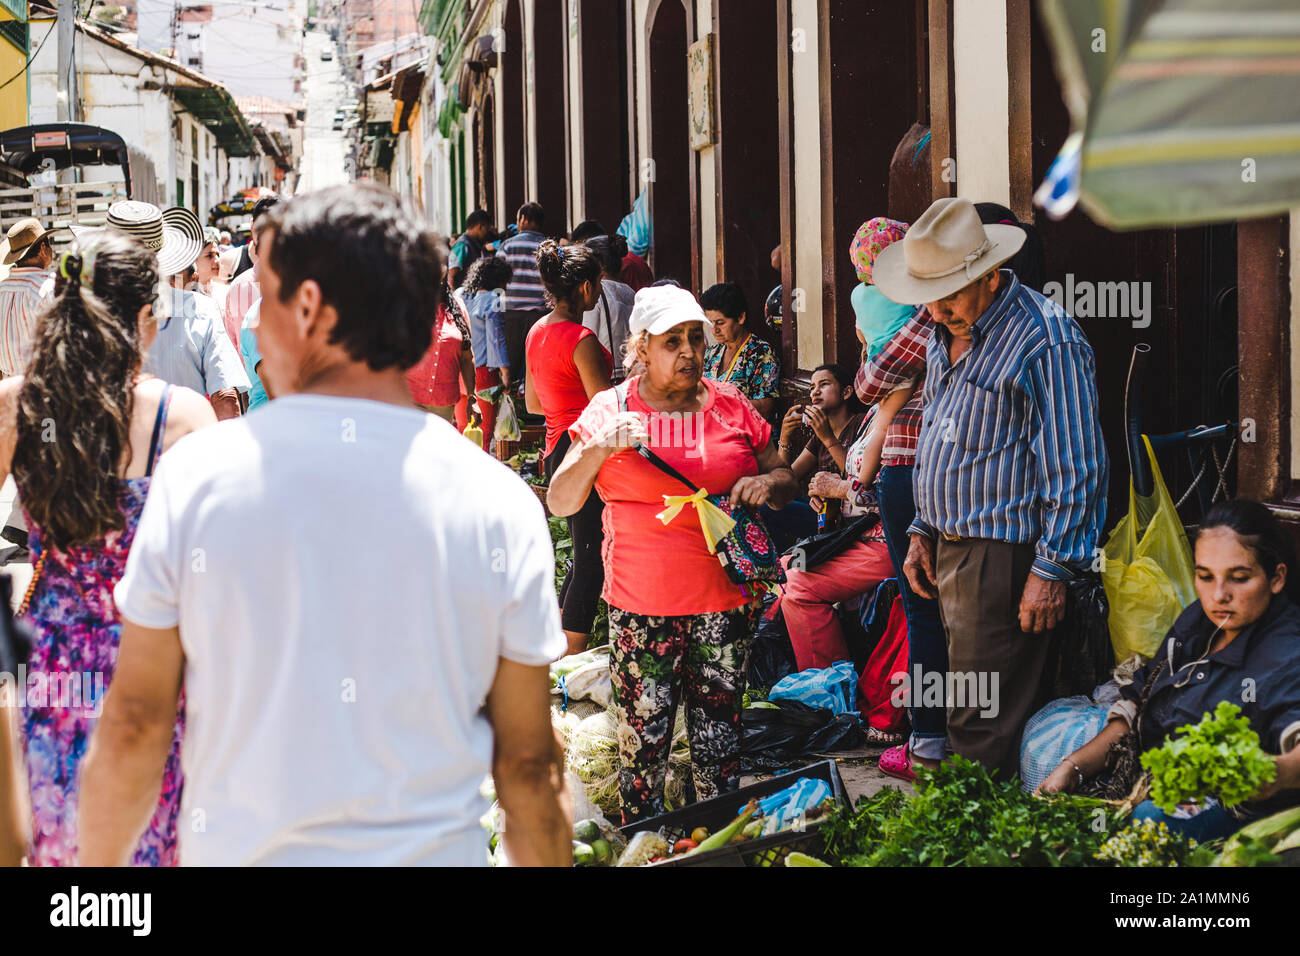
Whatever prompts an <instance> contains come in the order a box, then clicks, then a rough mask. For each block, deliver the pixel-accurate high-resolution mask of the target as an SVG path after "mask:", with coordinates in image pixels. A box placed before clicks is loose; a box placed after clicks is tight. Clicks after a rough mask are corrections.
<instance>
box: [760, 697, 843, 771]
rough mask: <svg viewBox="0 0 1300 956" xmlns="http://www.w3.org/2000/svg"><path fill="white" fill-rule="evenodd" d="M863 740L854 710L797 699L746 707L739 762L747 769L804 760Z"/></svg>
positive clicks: (761, 768)
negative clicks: (832, 708) (834, 709)
mask: <svg viewBox="0 0 1300 956" xmlns="http://www.w3.org/2000/svg"><path fill="white" fill-rule="evenodd" d="M865 742H866V734H864V733H863V731H862V724H861V722H859V720H858V718H857V715H855V714H839V715H835V714H832V713H831V712H830V711H829V710H826V709H824V708H819V707H809V706H808V705H807V704H801V703H800V702H799V701H797V700H783V701H780V702H779V703H778V704H777V706H776V707H775V708H763V709H758V708H749V709H747V710H745V711H744V713H743V714H742V716H741V730H740V762H741V767H742V769H743V770H745V771H746V772H751V773H752V772H754V771H761V770H780V769H783V768H785V767H789V766H791V765H793V764H801V763H807V761H806V760H805V759H804V758H805V757H806V756H807V755H808V754H819V753H832V752H835V751H839V750H853V749H855V748H857V747H861V746H862V745H863V743H865Z"/></svg>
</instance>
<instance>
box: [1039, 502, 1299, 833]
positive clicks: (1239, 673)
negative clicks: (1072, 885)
mask: <svg viewBox="0 0 1300 956" xmlns="http://www.w3.org/2000/svg"><path fill="white" fill-rule="evenodd" d="M1195 561H1196V564H1195V567H1196V579H1195V583H1196V595H1197V600H1196V601H1194V602H1193V603H1192V604H1190V605H1189V606H1188V607H1187V609H1186V610H1184V611H1183V613H1182V614H1181V615H1180V616H1179V618H1178V620H1177V621H1175V622H1174V626H1173V627H1171V628H1170V629H1169V633H1168V635H1167V636H1166V638H1165V640H1164V641H1163V642H1162V643H1161V644H1160V647H1159V649H1158V650H1157V651H1156V653H1155V655H1154V656H1153V657H1152V658H1151V660H1150V661H1148V662H1147V663H1146V664H1144V665H1143V666H1142V667H1140V668H1139V669H1138V670H1137V671H1136V672H1135V673H1134V674H1133V681H1132V683H1130V684H1127V685H1125V686H1124V687H1122V688H1121V689H1120V694H1121V697H1120V700H1119V701H1117V702H1116V703H1115V704H1114V705H1113V706H1112V707H1111V709H1110V712H1109V714H1108V715H1107V722H1106V726H1105V728H1104V729H1103V730H1102V731H1101V732H1100V733H1099V734H1097V736H1096V737H1094V738H1093V739H1092V740H1091V741H1090V742H1089V743H1087V744H1085V745H1084V746H1082V747H1080V748H1079V749H1078V750H1076V751H1074V753H1072V754H1070V755H1069V756H1068V757H1066V758H1065V759H1063V760H1062V761H1061V763H1060V765H1059V766H1057V768H1056V769H1055V770H1054V771H1053V772H1052V773H1051V775H1050V776H1048V778H1047V779H1046V780H1045V781H1043V784H1042V786H1041V787H1040V788H1039V789H1040V790H1041V791H1042V792H1044V793H1056V792H1066V793H1069V792H1073V791H1075V790H1080V789H1083V790H1085V792H1091V793H1095V794H1098V795H1101V796H1109V795H1111V793H1119V791H1120V790H1123V791H1125V792H1124V793H1121V794H1119V795H1120V796H1121V797H1123V796H1126V795H1127V791H1128V789H1129V788H1130V787H1131V786H1132V782H1133V781H1131V780H1128V779H1125V778H1126V776H1135V774H1132V773H1129V774H1126V773H1125V772H1124V771H1125V768H1126V767H1131V768H1134V769H1136V770H1138V771H1140V769H1141V768H1140V766H1136V756H1137V754H1140V753H1142V752H1144V751H1147V750H1150V749H1152V748H1154V747H1159V746H1160V745H1161V744H1163V743H1164V742H1165V740H1166V739H1168V738H1169V737H1170V736H1172V735H1174V734H1175V733H1177V730H1178V728H1179V727H1182V726H1183V725H1185V724H1194V723H1197V722H1198V721H1199V720H1200V719H1201V715H1202V714H1204V713H1206V712H1209V711H1213V710H1214V709H1215V707H1216V706H1217V705H1218V704H1219V703H1220V702H1221V701H1225V700H1226V701H1230V702H1232V703H1234V704H1236V705H1238V706H1239V707H1240V708H1241V710H1242V715H1243V716H1244V717H1245V718H1246V720H1248V721H1249V722H1250V727H1251V729H1252V730H1254V731H1255V732H1256V733H1257V734H1259V740H1260V746H1261V747H1263V749H1264V750H1265V751H1266V752H1267V753H1270V754H1276V755H1279V756H1277V757H1276V760H1277V777H1276V779H1274V780H1273V782H1272V783H1270V784H1268V785H1266V786H1265V787H1264V789H1263V790H1262V791H1261V792H1260V793H1259V794H1258V795H1257V796H1256V797H1255V799H1253V800H1250V801H1247V802H1246V803H1244V804H1242V805H1241V806H1239V807H1224V806H1221V805H1219V804H1218V803H1217V802H1210V803H1207V804H1204V805H1202V806H1200V807H1194V808H1190V809H1187V808H1184V809H1187V812H1180V813H1179V814H1177V815H1169V814H1165V813H1164V812H1163V811H1161V810H1160V809H1159V808H1158V807H1156V806H1155V804H1154V803H1153V802H1152V801H1150V800H1147V801H1145V802H1143V803H1140V804H1139V805H1138V806H1137V808H1136V810H1134V813H1133V818H1134V819H1135V820H1146V819H1151V820H1157V821H1162V822H1164V823H1165V824H1167V825H1168V827H1169V829H1171V830H1174V831H1177V832H1180V833H1183V834H1185V835H1186V836H1188V837H1190V838H1192V839H1195V840H1197V841H1200V842H1203V841H1205V840H1212V839H1215V838H1217V837H1222V836H1227V835H1228V834H1230V833H1232V832H1234V831H1235V830H1237V829H1239V828H1240V827H1241V826H1242V825H1243V824H1245V823H1246V822H1248V821H1249V820H1251V819H1253V818H1255V817H1259V816H1264V815H1267V814H1269V813H1273V812H1276V811H1278V810H1281V809H1285V808H1287V807H1292V806H1296V805H1300V654H1297V649H1298V648H1300V608H1297V607H1296V605H1295V604H1293V603H1292V602H1291V600H1290V599H1289V598H1288V597H1287V596H1286V591H1285V589H1286V581H1287V575H1288V574H1289V572H1290V571H1291V570H1292V569H1293V568H1294V567H1295V562H1296V554H1295V546H1294V544H1293V543H1292V541H1291V539H1290V537H1289V536H1288V535H1287V533H1286V532H1285V531H1284V530H1283V529H1282V527H1281V525H1280V524H1279V523H1278V520H1277V518H1276V517H1275V516H1274V515H1273V513H1272V512H1271V511H1269V509H1268V508H1266V507H1264V505H1262V504H1260V503H1259V502H1257V501H1248V500H1239V501H1227V502H1223V503H1221V504H1218V505H1215V506H1214V507H1213V508H1211V509H1210V512H1209V514H1207V515H1206V516H1205V519H1204V520H1203V521H1202V522H1201V526H1200V530H1199V531H1198V532H1197V535H1196V548H1195ZM1243 688H1250V689H1251V691H1252V692H1251V693H1249V694H1245V693H1243Z"/></svg>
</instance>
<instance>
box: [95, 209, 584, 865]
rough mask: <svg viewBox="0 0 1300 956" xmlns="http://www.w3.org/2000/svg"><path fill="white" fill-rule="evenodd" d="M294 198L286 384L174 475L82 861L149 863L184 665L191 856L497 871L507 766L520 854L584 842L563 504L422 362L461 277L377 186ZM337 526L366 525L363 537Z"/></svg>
mask: <svg viewBox="0 0 1300 956" xmlns="http://www.w3.org/2000/svg"><path fill="white" fill-rule="evenodd" d="M270 215H271V216H273V217H274V218H273V220H272V221H271V223H270V224H269V225H268V226H267V228H266V230H265V231H264V232H263V233H262V240H263V241H262V252H263V259H262V264H261V267H260V268H261V269H262V275H261V282H262V292H263V299H262V306H261V309H260V323H259V326H258V329H257V333H256V334H257V337H258V340H259V345H260V347H261V351H262V355H263V362H264V364H265V366H266V367H267V369H268V372H269V374H270V377H271V378H272V379H273V380H274V381H275V382H276V385H277V399H276V401H274V402H272V403H270V404H268V405H267V406H266V407H265V408H262V409H259V410H258V411H256V412H254V413H252V414H250V415H248V416H246V417H244V418H241V419H239V420H237V421H232V422H226V423H222V424H220V425H217V426H214V427H211V428H208V429H204V430H203V431H201V432H198V433H195V434H194V435H192V436H189V437H187V438H185V439H183V440H181V441H179V442H177V443H176V445H175V446H174V447H173V448H172V449H171V450H170V451H168V452H167V454H166V455H164V456H163V459H162V461H161V463H160V465H159V467H158V469H157V470H156V471H155V472H154V477H153V484H152V486H151V488H150V493H149V498H148V502H147V504H146V506H145V509H144V513H143V515H142V516H141V519H140V525H139V528H138V530H137V533H136V536H135V540H134V543H133V546H132V549H131V556H130V559H129V561H128V562H127V568H126V571H125V573H124V575H123V577H122V580H121V582H120V583H119V584H118V586H117V589H116V592H115V597H116V600H117V605H118V608H119V609H120V611H121V615H122V619H123V632H122V639H121V649H120V655H119V658H118V663H117V670H116V673H115V675H114V677H113V681H112V693H111V694H109V695H108V700H107V702H106V705H105V709H104V713H103V717H102V718H101V720H100V724H99V727H98V729H97V731H96V733H95V736H94V738H93V741H94V742H93V745H92V749H91V752H90V754H89V756H88V757H87V762H86V766H85V771H84V776H83V782H82V788H81V796H80V808H81V816H80V825H79V829H80V862H81V863H83V864H86V865H103V864H110V863H124V862H125V861H126V860H127V859H128V858H129V856H130V852H131V850H132V849H133V848H134V846H135V843H136V840H137V838H138V835H139V833H140V831H141V830H142V829H143V827H144V826H145V825H146V823H147V822H148V819H149V817H150V816H151V815H152V813H153V806H154V805H155V804H156V802H157V797H156V795H155V794H156V792H157V788H158V781H159V779H160V774H161V770H162V767H163V764H164V762H165V760H166V757H167V751H168V745H169V742H170V739H171V733H172V723H173V720H174V718H175V713H176V709H177V698H178V694H179V692H180V689H181V685H182V679H183V681H184V690H185V697H186V727H185V736H184V744H183V749H182V759H181V763H182V769H183V770H184V774H185V793H184V798H183V802H182V808H181V814H180V821H179V824H178V832H179V844H180V854H181V861H182V862H183V863H184V864H186V865H227V864H269V865H318V864H319V865H324V864H331V865H339V864H342V865H393V864H436V865H481V864H484V863H485V862H486V846H485V841H484V834H483V831H482V830H481V829H480V828H479V825H478V820H479V817H480V816H481V815H482V813H483V812H484V811H485V810H486V803H485V801H484V800H483V799H482V797H481V796H480V795H479V792H478V791H479V786H480V783H481V782H482V780H483V777H484V775H485V774H486V773H487V772H489V770H490V771H491V772H492V774H493V776H494V780H495V784H496V790H497V795H498V798H499V799H500V802H501V808H502V810H503V812H504V814H505V817H506V821H507V822H506V827H507V834H508V835H507V837H506V841H507V850H508V853H509V856H510V859H511V860H512V861H513V862H515V863H518V864H555V865H562V864H568V863H570V862H571V854H572V851H571V842H570V831H569V822H568V820H567V819H566V815H565V811H564V810H563V809H562V805H561V804H562V798H563V796H564V795H563V793H562V789H563V784H562V772H561V769H562V768H561V763H562V760H561V755H560V753H559V750H558V747H557V745H556V742H555V737H554V733H553V732H552V730H551V724H550V706H549V701H550V698H549V681H548V674H547V672H548V665H549V663H550V662H551V661H552V660H553V659H555V658H556V657H558V656H559V655H560V654H562V653H563V651H564V648H565V640H564V635H563V632H562V631H561V630H560V620H559V612H558V608H557V605H556V599H555V586H554V579H553V573H554V558H553V552H552V549H551V541H550V536H549V534H548V532H547V527H546V521H545V519H544V516H543V513H542V509H541V505H540V503H539V502H538V501H537V499H536V497H535V496H534V495H533V494H532V492H531V491H530V490H529V489H528V487H527V486H526V485H525V484H524V483H523V482H521V481H520V480H519V479H518V477H517V476H516V475H514V474H513V473H512V472H510V471H509V470H508V469H507V468H506V467H505V466H503V465H501V464H500V463H498V462H496V461H495V460H493V459H492V458H490V457H488V456H487V455H485V454H483V452H482V451H480V450H479V449H478V448H476V447H475V446H474V445H473V444H472V443H470V442H467V441H465V439H464V438H463V437H462V436H460V435H458V434H457V433H456V431H455V429H453V428H452V427H451V426H450V425H448V424H447V423H446V422H444V421H442V420H440V419H438V418H437V417H435V416H432V415H428V414H425V413H424V412H421V411H419V410H417V409H415V408H414V407H412V405H411V398H410V393H409V392H408V391H407V386H406V381H405V377H404V374H403V370H404V369H405V368H409V367H410V366H411V365H413V364H415V362H416V361H417V360H418V359H419V358H420V356H421V355H422V354H423V352H424V350H425V348H426V347H427V346H428V342H429V338H430V336H431V335H432V321H433V316H434V313H435V310H434V309H433V308H430V303H429V302H428V301H427V299H420V300H416V299H415V298H413V297H410V296H409V295H408V293H407V292H406V290H415V289H418V290H427V289H437V288H438V287H439V285H440V266H439V263H438V260H437V256H436V254H435V252H434V239H433V236H432V235H431V234H430V233H429V232H428V231H427V230H426V229H425V228H424V227H423V226H422V225H420V224H419V223H418V222H417V221H416V220H414V219H413V218H411V217H410V216H408V215H407V214H406V213H405V212H403V211H402V209H401V206H400V204H399V202H398V200H397V198H396V197H395V196H394V195H393V194H392V193H391V192H389V191H388V190H386V189H383V188H381V187H378V186H362V185H351V186H339V187H335V188H332V189H326V190H321V191H318V192H314V193H310V194H307V195H305V196H302V197H300V198H297V199H294V200H293V201H292V202H291V203H288V204H285V205H284V206H281V207H280V208H278V209H277V210H275V211H274V212H272V213H270ZM394 269H397V270H400V271H403V272H404V273H405V274H403V275H398V276H396V277H394V276H393V275H392V271H393V270H394ZM376 368H377V370H376ZM340 527H348V528H360V529H363V532H362V534H361V535H360V536H359V537H358V538H356V539H355V540H354V541H353V543H352V544H350V545H349V548H348V553H347V554H346V556H345V555H344V554H342V553H341V552H340V551H339V547H338V542H339V537H338V534H339V531H338V529H339V528H340ZM356 541H359V542H360V551H359V552H358V550H357V544H356ZM200 817H201V819H202V822H203V825H202V826H201V827H199V826H195V825H192V824H193V822H194V821H195V820H197V819H199V818H200Z"/></svg>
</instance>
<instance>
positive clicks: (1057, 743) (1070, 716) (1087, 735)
mask: <svg viewBox="0 0 1300 956" xmlns="http://www.w3.org/2000/svg"><path fill="white" fill-rule="evenodd" d="M1109 711H1110V704H1094V703H1093V702H1092V698H1090V697H1084V696H1083V695H1079V696H1077V697H1062V698H1060V699H1059V700H1054V701H1052V702H1051V703H1050V704H1047V705H1046V706H1045V707H1043V709H1042V710H1040V711H1039V712H1038V713H1036V714H1034V716H1032V717H1030V718H1029V723H1027V724H1025V733H1024V736H1023V737H1021V738H1020V786H1021V787H1023V788H1024V789H1025V790H1026V791H1030V792H1032V791H1033V790H1036V789H1037V788H1038V785H1039V784H1040V783H1042V782H1043V781H1044V780H1046V779H1047V778H1048V777H1049V776H1050V775H1051V773H1052V771H1053V770H1055V769H1056V768H1057V767H1058V766H1060V763H1061V761H1062V760H1064V759H1065V758H1066V757H1068V756H1070V754H1072V753H1074V752H1075V751H1076V750H1078V749H1079V748H1080V747H1082V746H1083V745H1084V744H1086V743H1087V742H1088V741H1090V740H1092V738H1093V737H1096V736H1097V734H1099V733H1101V729H1102V728H1103V727H1105V726H1106V714H1107V713H1108V712H1109Z"/></svg>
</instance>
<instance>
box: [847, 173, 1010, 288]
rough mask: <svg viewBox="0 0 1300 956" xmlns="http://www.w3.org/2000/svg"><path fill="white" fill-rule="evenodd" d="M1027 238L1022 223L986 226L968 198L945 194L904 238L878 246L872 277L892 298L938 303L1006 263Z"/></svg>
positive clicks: (913, 225)
mask: <svg viewBox="0 0 1300 956" xmlns="http://www.w3.org/2000/svg"><path fill="white" fill-rule="evenodd" d="M1024 242H1025V231H1024V230H1023V229H1021V228H1020V227H1019V226H1006V225H1001V224H996V223H995V224H993V225H989V226H986V225H984V223H982V222H980V215H979V212H978V211H976V209H975V206H974V205H973V204H972V203H971V201H970V200H968V199H956V198H953V197H951V196H945V197H944V198H943V199H936V200H935V201H934V203H933V204H932V205H931V206H930V208H929V209H927V210H926V211H925V212H924V213H923V214H922V215H921V218H920V219H918V220H916V222H914V223H913V224H912V228H910V229H908V230H907V235H905V236H904V237H903V241H902V242H896V243H894V244H893V245H891V246H886V247H885V248H884V249H882V250H881V251H880V253H879V254H878V255H877V256H876V261H875V264H874V265H873V266H872V275H871V277H872V280H873V281H874V282H875V284H876V285H877V286H878V287H879V289H880V291H881V292H883V293H884V294H885V297H886V298H888V299H891V300H893V301H894V302H898V303H901V304H903V305H922V304H924V303H926V302H936V301H938V300H939V299H942V298H945V297H946V296H950V295H952V294H953V293H954V292H957V291H958V290H960V289H964V288H965V287H966V286H968V285H970V284H971V283H972V282H974V281H975V280H976V279H978V278H980V277H981V276H984V275H987V274H988V273H989V272H991V271H993V270H994V269H996V268H997V267H998V266H1000V265H1002V263H1004V262H1006V261H1007V260H1008V259H1010V258H1011V257H1012V256H1014V255H1015V254H1016V253H1017V252H1019V251H1020V247H1021V246H1022V245H1024Z"/></svg>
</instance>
